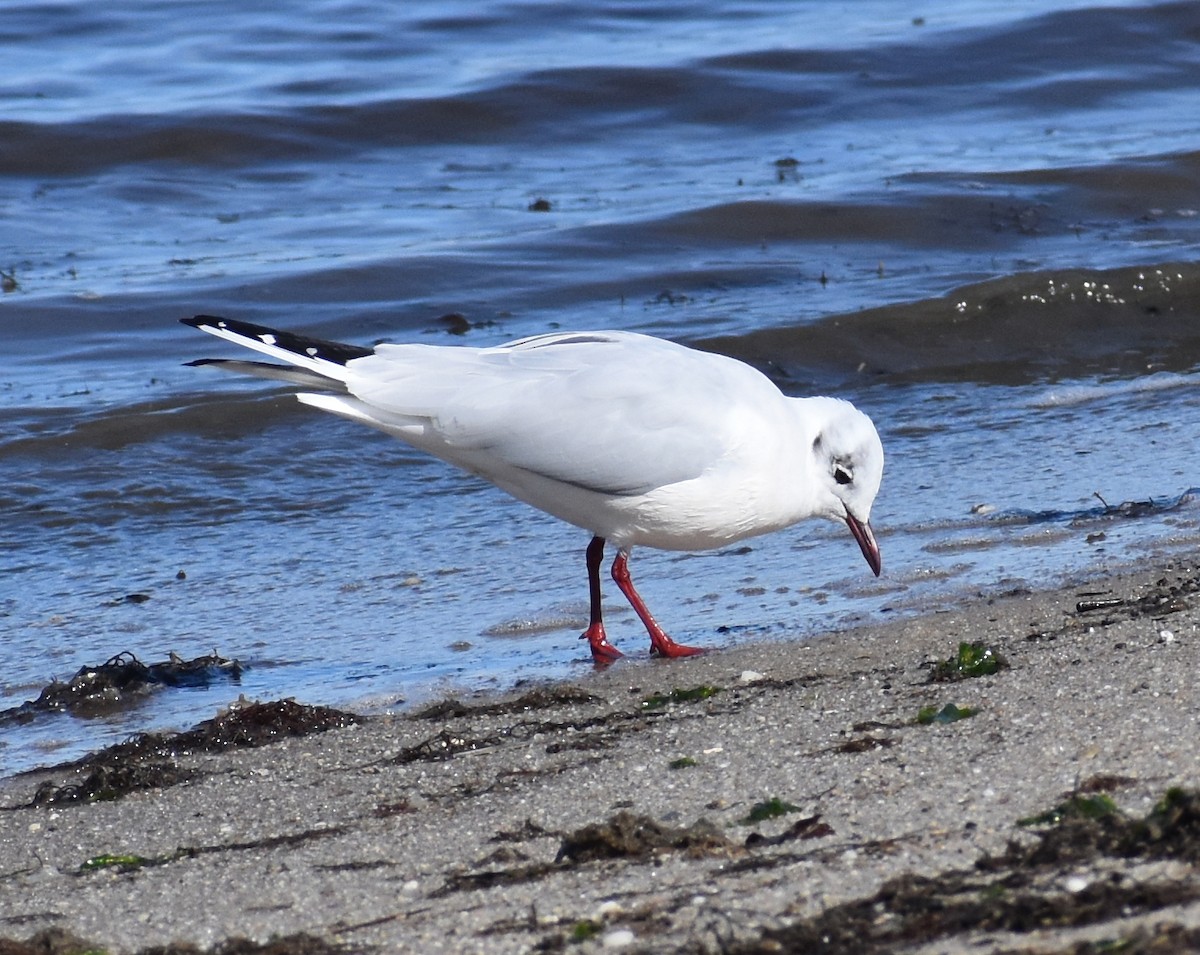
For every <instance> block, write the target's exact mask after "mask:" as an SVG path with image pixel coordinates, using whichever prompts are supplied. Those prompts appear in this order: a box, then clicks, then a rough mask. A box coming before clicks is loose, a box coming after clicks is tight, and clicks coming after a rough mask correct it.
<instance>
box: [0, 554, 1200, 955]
mask: <svg viewBox="0 0 1200 955" xmlns="http://www.w3.org/2000/svg"><path fill="white" fill-rule="evenodd" d="M1198 623H1200V569H1197V568H1194V567H1192V566H1191V565H1190V564H1188V563H1181V562H1178V561H1176V562H1174V563H1162V564H1159V565H1158V566H1155V567H1147V568H1145V569H1143V570H1141V571H1138V572H1134V573H1128V574H1122V575H1116V576H1110V577H1108V578H1105V579H1103V580H1100V581H1096V580H1092V581H1088V582H1086V583H1083V584H1080V585H1079V586H1075V587H1072V588H1068V589H1064V590H1053V591H1047V592H1044V593H1036V594H1029V593H1015V594H1005V595H999V594H997V595H980V596H979V597H978V598H977V599H975V600H974V601H972V602H970V603H969V604H966V605H964V606H963V607H962V608H961V609H959V610H957V611H954V612H949V613H938V614H931V615H929V616H925V617H922V618H918V619H912V620H907V621H899V622H894V623H891V624H887V625H882V626H872V627H867V628H864V629H861V630H855V631H850V632H845V633H837V634H831V635H830V636H828V637H826V638H823V639H820V640H816V641H813V642H810V643H805V644H770V645H765V644H764V645H757V646H750V647H744V648H739V649H736V650H731V651H727V652H718V653H712V654H709V655H707V656H704V657H702V658H697V659H691V660H683V661H669V662H668V661H648V662H641V663H639V662H634V661H630V662H623V663H622V664H620V665H618V666H614V667H612V668H610V669H609V670H607V671H605V672H602V673H592V672H591V671H587V672H584V670H583V668H582V666H581V669H580V676H579V678H578V679H577V680H575V681H573V682H571V683H568V684H556V685H537V686H533V685H529V686H525V687H521V688H518V689H517V690H516V691H515V692H513V693H510V694H506V695H503V696H479V697H472V698H470V699H466V700H463V701H461V702H460V703H458V704H443V705H441V706H438V707H434V708H432V709H426V710H424V711H421V712H418V713H415V714H408V715H404V716H399V717H391V718H380V719H374V720H369V721H366V722H365V723H363V724H360V725H356V726H349V727H345V728H339V729H332V730H329V731H327V732H323V733H320V734H317V735H311V736H307V737H304V738H298V739H291V740H286V741H283V742H279V743H275V744H272V745H268V746H263V747H261V748H255V749H248V750H239V751H231V752H225V753H221V754H218V755H191V756H183V757H179V758H178V759H176V760H174V763H175V765H176V768H177V769H184V770H189V771H190V772H183V773H179V774H178V778H179V779H180V780H181V781H179V782H177V783H176V784H175V785H171V786H168V787H166V788H157V789H149V790H145V791H141V792H135V793H132V794H130V795H127V796H124V797H123V798H120V799H117V800H115V801H108V802H92V803H83V804H58V805H50V806H31V805H23V804H27V803H29V802H30V800H31V799H32V798H33V797H34V795H35V793H36V792H37V791H38V789H39V787H40V786H42V785H43V784H47V783H49V784H50V786H51V787H53V786H57V785H62V784H64V783H69V782H71V781H72V780H71V779H70V776H71V775H72V774H71V773H67V772H63V771H58V772H55V771H46V772H40V773H37V774H31V775H25V776H20V777H16V778H11V779H7V780H3V781H0V805H3V806H5V807H8V808H7V810H6V811H3V812H0V845H3V847H4V852H3V855H2V858H3V862H2V864H0V951H5V952H7V951H10V949H8V948H4V945H5V943H4V941H3V939H4V938H8V939H12V940H25V939H29V938H31V937H33V936H37V935H39V934H41V933H45V932H47V931H48V930H54V931H57V932H65V933H70V934H71V935H73V936H75V937H77V938H80V939H83V940H86V941H87V942H88V943H90V944H93V945H96V946H99V947H102V948H103V949H104V950H106V951H109V952H134V951H139V950H142V949H145V948H147V947H150V946H155V945H167V944H170V943H177V944H178V946H180V947H181V948H182V947H183V946H186V945H188V944H190V945H192V946H195V947H196V948H199V949H201V950H209V949H215V948H218V947H219V946H221V945H222V944H224V946H225V947H224V948H223V949H221V950H222V951H235V950H236V951H252V950H259V949H258V948H257V946H255V945H249V944H247V945H241V946H234V945H231V944H230V943H229V942H228V940H230V939H234V938H246V939H250V940H254V941H255V942H260V943H266V942H268V941H269V940H271V939H275V940H276V947H275V948H274V949H272V950H274V951H321V950H328V948H329V947H330V946H342V947H345V948H346V949H349V950H366V949H375V950H380V951H395V952H401V951H412V952H526V951H558V950H570V951H573V952H576V951H577V952H588V951H600V950H605V951H610V950H626V951H643V952H675V951H686V952H719V951H730V952H767V951H789V950H791V951H831V952H832V951H865V952H885V951H887V952H891V951H914V952H1059V951H1078V952H1085V951H1093V950H1096V949H1095V945H1096V944H1098V943H1099V942H1100V941H1110V940H1114V939H1125V940H1130V942H1129V947H1126V948H1122V949H1121V950H1122V951H1148V950H1150V949H1151V948H1153V947H1154V946H1160V947H1159V948H1154V950H1156V951H1157V950H1162V951H1167V950H1170V951H1188V950H1197V949H1200V811H1197V803H1196V802H1195V801H1194V800H1193V797H1192V794H1194V793H1195V792H1196V791H1197V790H1198V789H1200V726H1198V717H1200V682H1198V681H1197V679H1196V674H1197V672H1198V669H1200V631H1198V630H1197V624H1198ZM964 641H966V642H977V643H979V644H981V645H982V646H983V647H985V648H988V649H990V650H992V651H993V652H992V654H991V658H994V657H995V656H996V655H997V654H998V655H999V656H1000V657H1002V658H1003V661H1004V662H1005V663H1006V664H1007V666H1006V667H1003V668H1001V669H999V670H997V671H996V672H994V673H992V674H991V675H983V676H976V677H968V678H964V679H957V680H955V679H945V680H942V681H934V680H932V677H933V676H934V674H935V669H936V665H937V664H938V663H939V662H941V661H947V660H949V659H950V658H952V657H954V656H955V654H956V652H957V650H958V648H959V645H960V643H961V642H964ZM625 643H626V644H627V645H628V644H631V643H632V641H631V640H629V639H626V641H625ZM627 648H629V647H628V646H627ZM950 675H952V674H948V676H950ZM946 704H954V705H955V706H956V707H959V708H960V710H965V711H967V712H970V711H971V710H977V712H975V713H974V715H970V716H967V717H966V718H963V719H959V720H957V721H955V722H948V723H940V722H936V721H935V722H932V723H929V724H922V723H919V722H918V721H917V717H918V713H919V712H920V711H922V709H924V708H931V709H926V713H927V714H929V713H942V712H943V711H944V708H945V706H946ZM1172 787H1181V788H1182V790H1183V791H1182V792H1173V793H1171V794H1170V796H1169V797H1167V798H1168V802H1167V804H1165V805H1160V808H1159V810H1158V811H1157V812H1156V811H1155V806H1156V805H1158V804H1160V801H1162V800H1163V799H1164V795H1165V794H1167V793H1168V791H1169V790H1171V789H1172ZM45 791H46V790H43V793H44V792H45ZM1064 806H1065V808H1063V807H1064ZM1056 807H1059V812H1058V814H1057V815H1054V814H1053V813H1051V812H1050V811H1051V810H1054V809H1055V808H1056ZM1048 813H1049V815H1044V814H1048ZM1039 816H1041V817H1043V818H1042V819H1041V822H1040V823H1039V824H1036V825H1021V824H1019V823H1020V821H1021V820H1028V819H1030V818H1031V817H1039ZM1092 817H1094V818H1092ZM301 934H303V935H304V936H307V938H305V939H301V938H300V937H299V936H300V935H301ZM47 938H48V936H46V935H44V934H41V941H46V940H47ZM281 939H282V941H280V940H281ZM1089 946H1091V947H1089ZM1138 946H1142V947H1140V948H1139V947H1138ZM11 950H12V951H19V950H21V949H20V947H19V946H14V947H12V948H11ZM42 950H45V949H39V951H42ZM184 950H192V949H186V948H185V949H184Z"/></svg>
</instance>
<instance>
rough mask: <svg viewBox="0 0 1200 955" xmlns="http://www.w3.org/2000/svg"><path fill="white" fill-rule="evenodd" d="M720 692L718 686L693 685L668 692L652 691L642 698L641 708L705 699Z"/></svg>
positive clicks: (648, 708)
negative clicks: (652, 692)
mask: <svg viewBox="0 0 1200 955" xmlns="http://www.w3.org/2000/svg"><path fill="white" fill-rule="evenodd" d="M720 692H721V688H720V687H719V686H694V687H692V688H691V689H690V690H678V689H676V690H672V691H671V692H670V693H654V694H652V695H650V696H648V697H646V698H645V699H644V700H642V709H644V710H657V709H661V708H662V707H664V706H666V705H667V704H668V703H695V702H697V701H699V700H707V699H709V698H710V697H714V696H716V695H717V694H718V693H720Z"/></svg>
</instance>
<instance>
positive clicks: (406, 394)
mask: <svg viewBox="0 0 1200 955" xmlns="http://www.w3.org/2000/svg"><path fill="white" fill-rule="evenodd" d="M183 321H184V323H185V324H188V325H191V326H193V327H196V328H200V329H202V330H204V331H206V332H209V333H211V334H214V335H217V336H218V337H221V338H225V339H228V340H230V341H233V342H236V343H238V344H240V345H244V346H246V347H249V348H253V349H255V350H257V351H260V352H263V353H265V354H267V355H270V356H272V357H275V358H277V359H282V360H284V361H286V362H287V363H288V364H287V365H286V366H279V365H271V364H263V363H259V362H242V361H219V360H211V359H209V360H204V361H202V362H197V363H195V364H217V365H221V366H224V367H226V368H228V369H229V370H233V371H240V372H244V373H249V374H255V375H259V376H262V377H268V378H279V379H283V380H287V381H292V382H295V383H298V384H301V385H303V386H305V387H310V388H319V389H321V390H320V391H319V392H317V393H310V392H302V393H300V394H299V395H298V396H297V397H298V398H299V399H300V400H301V401H303V402H304V403H305V404H309V405H312V406H313V407H316V408H320V409H322V410H324V411H330V412H333V413H334V414H339V415H342V416H344V417H347V418H350V419H352V420H355V421H361V422H362V423H364V424H368V425H371V426H372V427H375V428H379V429H381V430H383V431H386V432H388V433H389V434H392V435H394V436H396V437H398V438H400V439H401V440H403V441H406V442H407V443H409V444H411V445H412V446H414V447H416V448H420V449H421V450H423V451H427V452H429V453H430V454H433V455H435V456H437V457H439V458H441V459H443V460H445V461H448V462H450V463H451V464H454V465H457V466H458V467H461V468H464V469H465V470H467V471H470V472H472V473H474V474H477V475H479V476H480V477H482V478H484V479H485V480H488V481H491V482H492V483H493V484H496V485H497V486H499V487H500V488H503V489H504V490H505V491H507V492H508V493H510V494H511V495H513V496H514V497H516V498H518V499H520V500H522V501H525V502H526V503H528V504H531V505H533V506H534V507H536V508H539V509H540V510H543V511H546V512H547V513H550V514H553V515H554V516H555V517H558V518H561V519H562V520H564V521H568V522H569V523H571V524H574V525H576V526H578V527H580V528H583V529H584V530H587V531H590V532H591V533H592V535H593V540H592V544H591V546H590V547H589V548H588V573H589V583H590V590H591V598H592V618H591V624H590V626H589V627H588V630H587V631H586V632H585V634H584V636H585V637H586V638H587V639H588V640H589V642H590V644H591V647H592V652H593V655H594V657H595V658H596V659H597V661H603V662H607V661H610V660H612V659H614V658H615V657H617V656H620V652H619V651H617V650H616V648H615V647H613V646H612V645H611V644H610V643H609V642H608V640H607V638H606V636H605V634H604V626H603V622H602V620H601V615H600V594H599V590H600V584H599V565H600V561H601V559H602V555H603V548H604V542H605V541H606V540H607V541H611V542H612V543H614V544H615V545H616V546H617V548H618V553H617V557H616V560H615V561H614V563H613V577H614V579H615V580H616V581H617V583H618V585H620V587H621V589H622V591H623V592H624V593H625V595H626V597H628V598H629V600H630V602H631V603H632V604H633V606H634V609H635V610H637V612H638V614H639V616H641V618H642V621H643V623H644V624H645V625H646V627H647V630H648V632H649V634H650V639H651V645H652V651H653V652H655V653H657V654H660V655H664V656H683V655H687V654H690V653H693V652H696V651H695V650H694V649H693V648H691V647H684V646H681V645H680V644H677V643H675V642H674V641H673V640H671V639H670V637H668V636H667V635H666V633H665V632H663V630H662V628H661V627H659V626H658V624H657V623H656V622H655V621H654V619H653V617H651V616H650V614H649V612H648V611H647V610H646V608H645V605H644V603H643V602H642V601H641V598H640V597H639V596H638V594H637V591H636V590H635V589H634V588H633V584H632V582H631V581H630V580H629V575H628V567H627V561H628V556H629V552H630V550H631V549H632V548H633V547H634V546H637V545H643V544H644V545H646V546H649V547H658V548H663V549H669V550H702V549H705V548H711V547H719V546H723V545H725V544H728V543H730V542H732V541H736V540H740V539H742V538H745V537H750V536H753V535H756V534H763V533H766V532H768V531H773V530H778V529H780V528H783V527H787V526H789V525H791V524H794V523H796V522H797V521H801V520H804V519H805V518H808V517H825V518H829V519H832V520H838V521H845V522H846V523H847V525H848V526H849V528H850V530H851V532H852V533H853V534H854V537H855V539H856V540H857V541H858V543H859V545H860V547H861V548H862V552H863V555H864V556H865V557H866V559H867V561H868V563H869V564H870V565H871V568H872V569H873V570H874V571H875V573H876V574H878V573H879V571H880V558H879V549H878V546H877V545H876V543H875V539H874V536H873V534H872V532H871V529H870V525H869V523H868V521H869V518H870V513H871V505H872V502H873V501H874V499H875V495H876V493H877V492H878V490H879V484H880V480H881V478H882V474H883V448H882V445H881V444H880V441H879V436H878V434H877V433H876V431H875V427H874V425H873V424H872V423H871V420H870V419H869V418H868V417H867V416H866V415H865V414H863V413H862V412H861V411H859V410H857V409H856V408H855V407H854V406H853V405H851V404H849V403H848V402H845V401H841V400H839V399H835V398H824V397H817V398H789V397H787V396H785V395H783V394H782V393H781V392H780V391H779V389H778V388H776V387H775V385H774V384H772V383H771V381H770V380H769V379H768V378H766V377H765V376H764V375H762V374H761V373H759V372H758V371H756V370H755V369H753V368H751V367H750V366H749V365H746V364H744V363H742V362H739V361H736V360H734V359H732V358H727V357H724V356H721V355H714V354H709V353H706V352H700V351H696V350H694V349H691V348H687V347H685V346H683V345H678V344H676V343H673V342H669V341H664V340H662V339H658V338H652V337H650V336H647V335H639V334H635V333H632V332H615V331H605V332H563V333H555V334H549V335H538V336H535V337H532V338H525V339H521V340H519V341H515V342H510V343H508V344H505V345H498V346H495V347H491V348H469V347H453V346H450V347H447V346H437V345H379V346H377V347H375V348H374V349H367V348H359V347H357V346H352V345H342V344H339V343H334V342H324V341H320V340H317V339H311V338H306V337H303V336H298V335H293V334H291V333H288V332H281V331H276V330H274V329H268V328H263V327H261V326H257V325H251V324H249V323H246V322H238V321H234V320H231V319H220V318H213V317H210V316H197V317H196V318H191V319H184V320H183Z"/></svg>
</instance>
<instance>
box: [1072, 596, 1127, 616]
mask: <svg viewBox="0 0 1200 955" xmlns="http://www.w3.org/2000/svg"><path fill="white" fill-rule="evenodd" d="M1124 603H1125V599H1124V598H1123V597H1096V598H1091V599H1088V600H1080V601H1078V602H1076V604H1075V612H1076V613H1091V612H1093V611H1095V610H1112V609H1113V608H1114V607H1120V606H1123V605H1124Z"/></svg>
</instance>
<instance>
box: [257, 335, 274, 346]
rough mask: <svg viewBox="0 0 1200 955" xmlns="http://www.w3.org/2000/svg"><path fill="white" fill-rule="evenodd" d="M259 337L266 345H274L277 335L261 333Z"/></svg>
mask: <svg viewBox="0 0 1200 955" xmlns="http://www.w3.org/2000/svg"><path fill="white" fill-rule="evenodd" d="M258 337H259V340H260V341H261V342H262V343H263V344H264V345H274V344H275V336H274V335H259V336H258Z"/></svg>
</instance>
